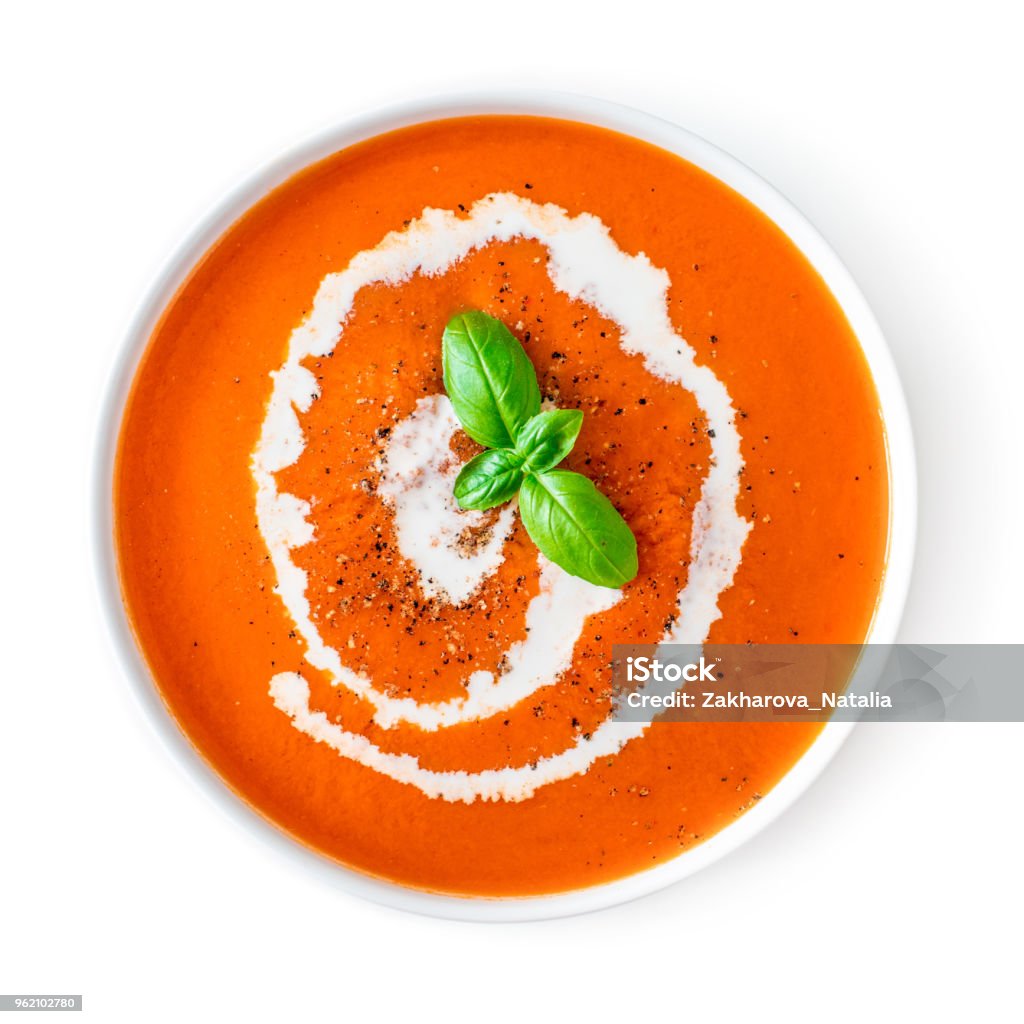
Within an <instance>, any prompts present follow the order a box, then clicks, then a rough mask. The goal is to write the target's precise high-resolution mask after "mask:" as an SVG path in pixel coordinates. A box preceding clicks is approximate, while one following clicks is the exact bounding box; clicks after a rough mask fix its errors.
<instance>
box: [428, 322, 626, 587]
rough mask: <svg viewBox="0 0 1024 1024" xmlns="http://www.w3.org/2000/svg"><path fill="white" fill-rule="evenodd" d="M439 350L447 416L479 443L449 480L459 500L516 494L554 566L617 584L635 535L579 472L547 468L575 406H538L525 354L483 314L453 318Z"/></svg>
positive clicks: (577, 417) (480, 505)
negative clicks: (480, 448) (448, 409)
mask: <svg viewBox="0 0 1024 1024" xmlns="http://www.w3.org/2000/svg"><path fill="white" fill-rule="evenodd" d="M442 355H443V364H444V386H445V389H446V390H447V392H448V397H449V399H450V400H451V403H452V407H453V408H454V410H455V415H456V416H458V418H459V422H460V423H461V424H462V428H463V430H465V431H466V433H467V434H469V436H470V437H471V438H473V440H474V441H477V442H478V443H480V444H482V445H484V446H485V447H486V448H487V451H484V452H481V453H480V454H479V455H477V456H476V457H475V458H473V459H470V461H469V462H467V463H466V465H465V466H463V467H462V471H461V472H460V473H459V475H458V477H457V478H456V480H455V498H456V500H457V501H458V503H459V505H460V506H461V507H462V508H464V509H488V508H494V507H495V506H496V505H501V504H503V503H504V502H506V501H509V500H510V499H511V498H514V497H515V496H516V494H518V495H519V511H520V514H521V515H522V518H523V525H524V526H525V527H526V532H527V533H528V534H529V535H530V538H531V539H532V540H533V542H534V544H536V545H537V547H538V548H540V550H541V551H542V552H543V553H544V554H545V555H546V556H547V557H548V558H549V559H551V561H552V562H554V563H555V564H556V565H560V566H561V567H562V568H563V569H564V570H565V571H566V572H567V573H569V574H570V575H572V576H579V577H581V578H582V579H585V580H588V581H589V582H591V583H595V584H597V585H598V586H601V587H612V588H618V587H621V586H623V585H624V584H626V583H628V582H629V581H630V580H631V579H633V577H634V576H636V574H637V555H636V538H635V537H634V536H633V533H632V531H631V530H630V528H629V526H627V525H626V521H625V520H624V519H623V518H622V516H621V515H619V513H618V511H617V510H616V508H615V506H614V505H613V504H612V503H611V502H610V501H609V500H608V499H607V498H606V497H605V496H604V495H603V494H602V493H601V492H600V491H599V490H598V489H597V488H596V487H595V486H594V484H593V482H592V481H590V480H589V479H587V477H585V476H582V475H581V474H579V473H573V472H571V471H570V470H567V469H556V468H555V467H556V466H557V465H558V464H559V463H560V462H561V461H562V460H563V459H564V458H565V457H566V455H568V454H569V452H570V451H572V447H573V445H574V444H575V443H576V438H577V437H578V436H579V432H580V427H581V426H582V425H583V413H582V411H581V410H579V409H547V410H545V411H544V412H541V411H540V388H539V387H538V386H537V374H536V372H535V371H534V368H533V364H532V363H531V362H530V357H529V356H528V355H527V354H526V351H525V349H524V348H523V347H522V345H520V343H519V341H518V340H517V339H516V337H515V336H514V335H513V334H512V332H511V331H509V329H508V328H507V327H506V326H505V325H504V324H503V323H502V322H501V321H500V320H496V319H495V318H494V317H492V316H488V315H487V314H486V313H481V312H479V311H476V310H473V311H470V312H468V313H460V314H459V315H458V316H455V317H453V318H452V319H451V320H450V321H449V323H448V326H447V327H446V328H445V331H444V338H443V342H442Z"/></svg>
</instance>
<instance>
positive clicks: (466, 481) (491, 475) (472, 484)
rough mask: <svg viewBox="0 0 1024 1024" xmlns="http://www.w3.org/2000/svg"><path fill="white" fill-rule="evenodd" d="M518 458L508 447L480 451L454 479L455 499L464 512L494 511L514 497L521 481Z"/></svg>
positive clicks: (520, 462)
mask: <svg viewBox="0 0 1024 1024" xmlns="http://www.w3.org/2000/svg"><path fill="white" fill-rule="evenodd" d="M521 464H522V459H520V457H519V456H518V455H517V454H516V453H515V452H514V451H511V450H509V449H508V448H492V449H490V450H488V451H486V452H481V453H480V454H479V455H477V456H476V457H475V458H472V459H470V460H469V462H467V463H466V464H465V465H464V466H463V467H462V470H461V472H460V473H459V475H458V476H457V477H456V478H455V499H456V501H458V503H459V504H460V505H461V506H462V508H466V509H477V510H483V509H486V508H494V506H495V505H501V504H504V502H506V501H508V500H509V499H510V498H514V497H515V494H516V491H518V490H519V485H520V484H521V483H522V482H523V470H522V468H521Z"/></svg>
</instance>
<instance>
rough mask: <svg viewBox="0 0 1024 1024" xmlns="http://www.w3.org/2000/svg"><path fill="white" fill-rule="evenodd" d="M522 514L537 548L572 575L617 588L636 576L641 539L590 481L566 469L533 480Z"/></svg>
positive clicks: (522, 499) (524, 491)
mask: <svg viewBox="0 0 1024 1024" xmlns="http://www.w3.org/2000/svg"><path fill="white" fill-rule="evenodd" d="M519 512H520V514H521V515H522V517H523V525H524V526H525V527H526V532H527V533H528V534H529V535H530V538H531V539H532V540H533V542H534V544H536V545H537V547H538V548H540V550H541V551H542V552H544V554H545V555H547V557H548V558H550V559H551V561H552V562H554V563H555V564H556V565H560V566H561V567H562V568H563V569H564V570H565V571H566V572H567V573H569V574H570V575H571V576H580V577H582V578H583V579H585V580H588V581H589V582H590V583H596V584H597V585H598V586H599V587H612V588H618V587H621V586H622V585H623V584H625V583H628V582H629V581H630V580H631V579H633V577H634V576H636V574H637V557H636V538H635V537H634V536H633V533H632V531H631V530H630V528H629V527H628V526H627V525H626V521H625V520H624V519H623V518H622V516H621V515H619V513H618V511H617V510H616V508H615V506H614V505H613V504H612V503H611V502H610V501H609V500H608V499H607V498H606V497H605V496H604V495H603V494H602V493H601V492H600V491H599V490H598V489H597V488H596V487H595V486H594V485H593V483H592V482H591V481H590V480H588V479H587V477H585V476H581V475H580V474H579V473H571V472H569V470H566V469H555V470H551V471H549V472H547V473H537V474H536V475H533V474H530V475H528V476H527V477H526V479H525V480H524V481H523V486H522V488H521V490H520V491H519Z"/></svg>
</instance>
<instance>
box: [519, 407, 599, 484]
mask: <svg viewBox="0 0 1024 1024" xmlns="http://www.w3.org/2000/svg"><path fill="white" fill-rule="evenodd" d="M582 425H583V413H582V411H581V410H579V409H548V410H546V411H544V412H540V413H537V415H536V416H534V417H533V419H531V420H527V421H526V424H525V425H524V426H523V429H522V430H520V431H519V436H518V437H517V438H516V451H517V452H519V454H520V455H521V456H522V457H523V469H525V470H528V471H532V472H534V473H543V472H544V470H546V469H554V468H555V466H557V465H558V464H559V463H560V462H561V461H562V459H564V458H565V457H566V455H568V454H569V452H571V451H572V446H573V445H574V444H575V443H576V438H577V437H578V436H579V432H580V427H581V426H582Z"/></svg>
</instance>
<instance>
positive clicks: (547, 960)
mask: <svg viewBox="0 0 1024 1024" xmlns="http://www.w3.org/2000/svg"><path fill="white" fill-rule="evenodd" d="M1015 8H1016V5H1013V4H1011V3H1009V2H1005V3H978V2H974V3H971V4H963V5H943V4H935V3H931V4H920V5H918V4H899V3H886V4H879V3H870V2H858V3H849V4H836V3H820V2H808V3H799V2H786V3H778V2H774V3H763V2H762V3H750V4H735V3H730V4H725V3H718V4H716V3H710V2H702V3H683V2H679V0H675V2H672V3H669V2H667V0H666V3H665V4H664V6H662V5H655V4H653V3H650V2H645V0H629V2H627V3H620V4H614V5H605V4H601V3H598V2H596V0H593V2H591V3H589V4H586V5H584V4H573V3H569V2H564V0H563V2H562V3H558V2H555V0H546V2H535V0H520V2H518V3H486V2H485V0H475V2H472V3H467V2H452V0H447V2H446V0H435V2H429V0H425V2H421V3H417V4H415V5H413V4H397V3H379V2H378V3H365V2H363V3H359V4H350V3H345V2H344V0H335V2H334V3H303V2H299V0H290V2H288V3H281V4H280V5H271V4H267V3H259V2H257V0H249V2H248V3H238V4H217V3H211V2H209V0H207V2H205V3H196V2H192V0H178V2H176V3H173V4H170V3H164V4H144V3H143V4H138V3H135V4H128V3H123V4H119V3H102V2H91V3H87V4H43V3H35V4H29V3H28V2H25V0H23V2H22V3H21V4H20V5H19V6H18V8H17V9H14V8H13V7H11V8H8V10H7V13H6V16H5V19H4V21H5V25H4V28H3V31H2V36H3V38H2V43H0V46H2V50H3V52H2V55H0V96H2V103H3V108H4V118H3V123H4V131H3V137H4V142H5V146H4V149H5V152H6V155H5V156H4V158H3V162H2V164H0V175H2V181H3V190H2V193H0V203H2V223H0V237H2V260H3V265H2V268H0V270H2V277H0V280H2V283H3V287H2V295H3V299H2V301H3V318H2V325H3V328H2V346H3V348H2V360H3V362H2V377H0V382H2V383H0V387H2V400H0V417H2V424H0V428H2V431H3V433H2V436H3V438H4V448H3V462H2V474H0V479H2V487H3V502H2V505H0V508H2V510H3V511H2V516H3V527H4V530H3V536H4V545H3V548H4V556H3V560H2V562H0V572H2V579H3V588H2V593H3V595H4V597H3V602H4V612H3V620H2V621H3V624H4V652H3V653H4V668H3V670H2V689H0V702H2V703H0V992H16V991H28V992H31V991H35V992H81V993H84V995H85V1000H86V1005H87V1007H88V1009H87V1011H86V1015H87V1016H88V1017H90V1018H91V1019H94V1020H97V1021H113V1022H119V1021H139V1020H145V1021H165V1020H166V1021H178V1020H186V1019H188V1020H198V1021H221V1020H224V1021H235V1020H257V1021H262V1020H267V1021H320V1020H333V1021H342V1020H359V1021H362V1020H369V1019H374V1020H387V1021H392V1020H395V1021H397V1020H402V1019H406V1018H408V1019H410V1020H422V1019H427V1020H434V1019H436V1020H446V1021H449V1020H450V1021H462V1020H473V1021H477V1020H488V1021H490V1020H497V1021H501V1020H516V1021H519V1020H527V1021H529V1020H555V1019H563V1018H568V1016H569V1015H570V1014H571V1015H572V1019H594V1020H612V1019H616V1020H630V1019H636V1018H638V1017H652V1018H653V1017H655V1016H656V1017H657V1018H658V1019H662V1018H665V1019H680V1020H682V1019H693V1020H701V1021H706V1020H727V1021H731V1020H744V1021H745V1020H754V1019H756V1020H765V1019H767V1020H772V1019H775V1018H778V1019H793V1020H820V1019H829V1020H854V1019H860V1018H862V1017H864V1016H869V1017H870V1018H871V1019H882V1020H892V1019H895V1018H897V1017H898V1016H903V1015H904V1014H906V1015H909V1016H911V1017H912V1018H913V1019H928V1018H930V1019H933V1020H946V1019H954V1018H958V1017H960V1016H969V1018H970V1019H977V1020H993V1021H995V1020H1009V1019H1019V1017H1017V1014H1019V1012H1020V1001H1019V996H1018V995H1017V993H1016V991H1015V988H1016V986H1015V982H1016V975H1017V973H1018V972H1019V967H1020V962H1019V961H1020V953H1021V938H1020V935H1021V931H1020V921H1021V917H1022V912H1024V899H1022V886H1021V883H1020V874H1019V870H1020V869H1019V863H1020V858H1021V847H1022V843H1021V826H1020V817H1021V799H1020V789H1019V780H1020V776H1021V765H1022V755H1021V744H1022V742H1024V731H1022V727H1021V726H1019V725H1018V726H1014V725H1005V726H996V725H988V726H965V725H960V726H948V725H947V726H925V725H918V726H875V727H862V728H860V729H859V730H858V731H857V732H856V733H855V734H854V736H853V738H852V739H851V740H850V742H849V743H848V744H847V746H846V747H845V748H844V749H843V751H842V752H841V753H840V755H839V757H838V758H837V759H836V761H835V762H834V763H833V764H832V766H830V768H829V769H828V770H827V771H826V773H825V775H824V776H823V777H822V778H821V780H820V782H819V783H818V784H817V785H816V786H815V787H814V788H813V789H812V791H811V792H810V793H809V794H808V795H807V796H806V797H805V798H804V799H803V800H802V801H801V802H800V803H799V804H798V805H797V806H796V807H795V808H794V809H793V810H792V811H790V812H789V813H787V814H786V815H785V816H784V817H783V818H782V819H780V820H779V821H778V822H777V823H776V824H775V825H773V826H772V827H771V828H770V829H768V830H767V831H766V832H764V833H763V834H762V835H761V836H759V837H758V838H757V839H756V840H754V841H753V842H751V843H750V844H749V845H747V846H746V847H745V848H744V849H742V850H741V851H740V852H739V853H737V854H735V855H733V856H732V857H730V858H729V859H727V860H726V861H724V862H721V863H719V864H718V865H716V866H715V867H713V868H711V869H709V870H707V871H705V872H704V873H702V874H700V875H698V876H696V877H694V878H693V879H691V880H689V881H687V882H684V883H682V884H680V885H677V886H676V887H675V888H673V889H671V890H669V891H665V892H663V893H660V894H658V895H655V896H653V897H650V898H648V899H646V900H643V901H641V902H638V903H635V904H632V905H629V906H625V907H621V908H618V909H615V910H611V911H606V912H603V913H601V914H598V915H593V916H590V917H587V918H582V919H574V920H566V921H561V922H554V923H547V924H535V925H518V926H486V927H485V926H478V925H463V924H454V923H447V922H441V921H433V920H427V919H420V918H415V917H411V916H406V915H403V914H401V913H398V912H393V911H388V910H384V909H381V908H379V907H376V906H371V905H369V904H364V903H362V902H360V901H358V900H356V899H354V898H351V897H347V896H345V895H343V894H342V893H340V892H337V891H334V890H331V889H328V888H325V887H324V886H323V885H322V884H319V883H318V882H314V881H313V880H310V879H307V878H305V877H304V876H303V875H302V874H300V873H297V872H296V871H295V870H294V866H293V865H292V864H291V863H290V862H289V861H287V860H286V859H285V858H282V857H281V856H280V855H279V854H277V853H275V852H274V851H273V850H270V849H266V848H264V847H263V846H261V845H260V844H258V843H255V842H253V841H252V838H251V836H250V835H249V834H248V833H247V832H244V831H243V830H241V829H240V828H239V827H238V826H237V825H236V824H234V823H233V822H230V821H227V820H225V819H224V818H223V817H222V816H221V815H220V814H218V812H217V811H216V809H215V808H214V807H212V806H211V805H210V804H208V803H207V802H206V801H205V799H204V798H203V797H202V795H201V794H200V793H199V792H198V790H197V789H196V787H195V785H194V784H193V783H192V782H191V781H190V780H189V779H188V778H186V777H185V775H184V774H183V772H182V771H181V770H180V769H179V768H177V767H176V765H175V764H174V763H172V762H171V760H170V759H169V758H168V756H167V755H166V753H165V752H164V750H163V749H162V748H161V747H159V746H158V745H157V743H156V741H155V739H154V736H153V734H152V732H151V730H150V727H149V725H148V723H147V721H146V720H145V719H144V718H143V716H142V715H141V713H140V712H139V711H138V710H137V709H136V707H135V705H134V704H133V702H132V700H131V698H130V697H129V695H128V688H127V685H126V682H125V680H124V679H123V678H122V676H121V674H120V673H119V670H118V669H117V667H116V666H115V664H114V660H113V656H112V655H111V653H110V652H109V651H108V648H107V644H106V640H105V637H104V634H103V625H102V622H101V620H100V616H99V613H98V610H97V607H96V603H97V602H96V598H95V593H94V588H93V582H92V574H91V569H90V563H89V555H88V550H87V537H88V535H87V529H86V497H85V495H86V490H87V485H88V461H89V457H90V446H91V443H92V436H91V435H92V431H93V425H94V421H95V417H96V414H97V411H98V403H99V395H100V393H101V390H102V387H103V385H104V382H105V376H106V374H107V371H108V369H109V364H110V362H111V360H112V358H113V356H114V353H115V350H116V348H117V345H118V343H119V340H120V338H121V337H122V335H123V333H124V330H125V328H126V326H127V323H128V320H129V318H130V315H131V312H132V310H133V307H134V305H135V304H136V303H137V302H138V301H139V300H140V298H141V296H142V293H143V291H144V289H145V286H146V284H147V282H148V280H149V279H150V278H151V277H152V276H153V275H154V274H155V272H156V271H157V269H158V268H159V266H160V264H161V262H162V261H163V260H164V259H165V258H166V256H167V255H168V253H169V251H170V250H171V248H172V247H173V246H174V245H175V244H176V243H177V242H178V241H179V240H180V238H181V237H182V235H183V234H184V233H185V232H186V230H187V229H188V228H189V227H190V226H191V225H192V224H193V223H194V222H195V221H196V220H197V218H199V217H200V216H201V215H202V214H203V213H204V212H205V211H206V210H207V208H208V207H209V206H211V205H212V204H213V203H214V202H215V201H216V200H217V199H218V198H219V197H220V195H221V194H222V193H223V192H224V191H225V190H226V189H227V188H228V187H229V186H231V185H232V184H234V183H235V182H236V181H237V180H238V179H240V178H241V177H243V176H245V175H247V174H248V173H249V172H250V171H251V170H252V169H253V168H254V167H255V166H257V165H259V164H260V163H261V162H263V161H265V160H267V159H268V158H270V157H272V156H274V155H275V154H276V153H278V152H279V151H280V150H281V149H282V148H283V147H286V146H289V145H291V144H292V143H294V142H296V141H297V140H299V139H301V138H302V137H303V136H304V135H306V134H308V133H310V132H312V131H315V130H317V129H320V128H322V127H324V126H326V125H329V124H331V123H332V122H334V121H336V120H338V119H340V118H344V117H345V116H347V115H348V114H349V113H351V112H354V111H360V110H363V109H364V108H367V107H370V106H373V105H375V104H378V103H381V102H384V101H389V100H392V99H406V98H409V97H415V96H419V95H423V94H425V93H428V92H435V91H440V90H443V89H446V88H453V87H457V88H481V87H484V86H491V87H494V86H501V85H530V86H552V87H556V88H562V89H569V90H576V91H580V92H585V93H590V94H594V95H598V96H603V97H605V98H609V99H615V100H619V101H624V102H626V103H630V104H633V105H636V106H640V107H643V108H646V109H647V110H649V111H652V112H654V113H656V114H660V115H662V116H665V117H667V118H670V119H673V120H675V121H678V122H679V123H681V124H683V125H685V126H687V127H689V128H690V129H692V130H693V131H695V132H697V133H698V134H701V135H704V136H705V137H706V138H708V139H710V140H711V141H712V142H715V143H717V144H718V145H720V146H721V147H723V148H725V149H726V150H728V151H730V152H732V153H733V154H734V155H735V156H737V157H739V158H740V159H741V160H743V161H744V162H746V163H748V164H749V165H751V166H752V167H754V168H755V169H756V170H758V171H759V172H760V173H761V174H762V175H763V176H765V177H766V178H767V179H768V180H769V181H771V182H772V183H773V184H775V185H776V186H777V187H778V188H779V189H781V190H782V192H783V193H785V194H786V195H788V196H789V197H790V198H791V199H792V200H793V201H794V202H795V203H796V204H797V206H799V207H800V208H801V209H802V210H803V211H804V212H805V213H806V214H807V215H808V216H809V217H810V218H811V220H812V221H813V222H814V223H816V224H817V226H818V227H819V229H820V230H821V231H822V232H823V234H824V235H825V237H826V238H828V239H829V240H830V241H831V242H832V244H833V245H834V246H835V248H836V249H837V250H838V252H839V254H840V256H841V257H842V258H843V259H844V260H845V261H846V263H847V264H848V266H849V267H850V269H851V270H852V272H853V274H854V276H855V277H856V278H857V280H858V281H859V283H860V284H861V286H862V288H863V289H864V291H865V293H866V294H867V297H868V300H869V301H870V302H871V304H872V305H873V307H874V309H875V311H876V313H877V315H878V317H879V319H880V321H881V324H882V327H883V329H884V330H885V332H886V334H887V335H888V338H889V341H890V344H891V346H892V349H893V352H894V355H895V358H896V362H897V364H898V367H899V369H900V372H901V374H902V376H903V380H904V383H905V386H906V390H907V395H908V400H909V404H910V408H911V415H912V418H913V421H914V426H915V431H916V435H917V444H918V449H919V462H920V473H921V522H920V530H919V556H918V562H917V565H916V569H915V578H914V583H913V586H912V590H911V595H910V601H909V605H908V608H907V613H906V618H905V625H904V628H903V631H902V633H901V639H903V640H907V641H914V642H922V643H927V642H929V641H941V642H954V641H1021V640H1022V639H1024V637H1022V627H1021V623H1022V613H1024V602H1022V598H1021V593H1020V581H1021V578H1022V576H1024V554H1022V543H1021V529H1020V523H1021V515H1022V510H1024V489H1022V485H1021V449H1022V441H1024V435H1022V428H1021V423H1022V417H1021V411H1020V394H1021V381H1022V379H1024V359H1022V340H1024V330H1022V327H1021V323H1022V317H1024V309H1022V305H1021V301H1020V299H1021V295H1022V282H1024V260H1022V256H1021V251H1022V250H1021V247H1022V239H1024V215H1022V213H1024V211H1022V201H1021V194H1022V184H1021V183H1022V181H1024V160H1022V142H1021V134H1022V133H1021V108H1022V99H1024V75H1022V72H1021V67H1022V61H1021V54H1020V50H1019V46H1020V40H1021V31H1020V30H1021V26H1020V24H1015V23H1014V21H1015V15H1013V14H1012V13H1011V12H1013V11H1014V10H1015ZM670 10H671V12H672V13H667V12H669V11H670ZM1015 865H1016V866H1015Z"/></svg>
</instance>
